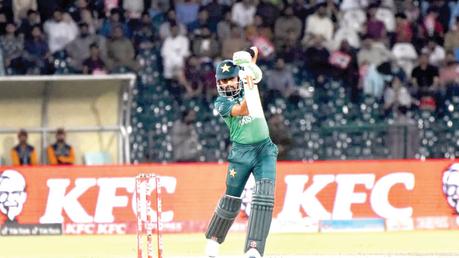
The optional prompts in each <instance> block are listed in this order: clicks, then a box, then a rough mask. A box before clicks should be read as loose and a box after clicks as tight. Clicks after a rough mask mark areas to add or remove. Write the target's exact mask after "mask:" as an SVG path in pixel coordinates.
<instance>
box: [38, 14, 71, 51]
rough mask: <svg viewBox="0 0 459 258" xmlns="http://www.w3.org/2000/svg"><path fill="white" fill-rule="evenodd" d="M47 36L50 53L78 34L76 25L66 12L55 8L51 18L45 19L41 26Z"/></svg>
mask: <svg viewBox="0 0 459 258" xmlns="http://www.w3.org/2000/svg"><path fill="white" fill-rule="evenodd" d="M43 28H44V31H45V33H46V35H47V36H48V46H49V50H50V51H51V53H55V52H57V51H60V50H62V49H64V48H65V46H66V45H67V44H68V43H70V42H71V41H72V40H74V39H75V38H76V37H77V35H78V26H77V25H76V24H75V22H74V21H73V20H72V17H70V15H69V14H68V13H62V12H61V11H60V10H55V11H54V13H53V19H50V20H47V21H46V22H45V24H44V26H43Z"/></svg>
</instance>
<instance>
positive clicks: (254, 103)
mask: <svg viewBox="0 0 459 258" xmlns="http://www.w3.org/2000/svg"><path fill="white" fill-rule="evenodd" d="M251 49H252V51H253V53H254V54H253V56H251V55H250V53H249V52H247V51H238V52H235V53H234V54H233V61H234V62H235V63H236V64H237V65H239V66H240V67H241V72H240V73H239V77H240V79H241V80H242V82H243V85H244V93H245V99H246V101H247V107H248V109H249V115H250V116H251V117H253V118H257V117H258V118H265V114H264V112H263V106H262V105H261V99H260V93H259V91H258V85H257V84H256V83H255V79H258V81H257V83H258V82H259V81H260V80H261V76H262V75H261V70H260V69H259V68H258V67H257V66H256V62H257V58H258V49H257V48H256V47H251ZM254 74H257V75H259V76H258V77H259V78H254Z"/></svg>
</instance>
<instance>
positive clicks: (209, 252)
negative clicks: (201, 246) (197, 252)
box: [206, 239, 220, 258]
mask: <svg viewBox="0 0 459 258" xmlns="http://www.w3.org/2000/svg"><path fill="white" fill-rule="evenodd" d="M219 248H220V244H219V243H218V242H217V241H215V240H212V239H209V240H207V246H206V256H207V257H209V258H215V257H217V255H218V249H219Z"/></svg>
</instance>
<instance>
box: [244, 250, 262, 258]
mask: <svg viewBox="0 0 459 258" xmlns="http://www.w3.org/2000/svg"><path fill="white" fill-rule="evenodd" d="M245 257H246V258H261V255H260V253H259V252H258V250H257V249H255V248H250V249H249V250H248V251H247V252H246V253H245Z"/></svg>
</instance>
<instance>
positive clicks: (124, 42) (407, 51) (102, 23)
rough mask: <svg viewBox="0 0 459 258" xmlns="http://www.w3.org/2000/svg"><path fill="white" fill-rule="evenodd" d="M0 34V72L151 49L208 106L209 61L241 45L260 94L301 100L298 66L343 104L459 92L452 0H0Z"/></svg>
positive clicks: (108, 63)
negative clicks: (262, 87) (337, 93)
mask: <svg viewBox="0 0 459 258" xmlns="http://www.w3.org/2000/svg"><path fill="white" fill-rule="evenodd" d="M0 34H1V36H0V48H1V52H0V53H1V55H0V60H3V61H1V62H0V63H1V65H0V74H1V73H3V74H6V75H12V74H53V73H55V69H56V67H55V65H54V64H55V60H56V59H57V58H60V57H63V56H64V57H65V58H67V59H68V60H69V64H70V68H71V72H73V73H83V74H100V73H115V72H120V71H133V72H136V71H138V70H139V69H142V65H141V63H140V62H139V61H138V58H137V56H138V55H139V54H140V53H141V52H142V51H146V50H152V51H157V53H158V55H159V58H160V60H161V61H160V63H161V65H160V67H161V69H162V71H161V74H162V75H163V77H164V79H165V80H166V81H167V85H168V87H169V90H170V92H171V93H173V94H174V95H175V96H176V97H177V100H178V101H179V102H180V101H183V100H187V99H191V98H205V100H207V101H210V100H211V99H212V98H213V97H215V94H216V91H215V89H214V80H215V79H214V78H215V77H214V67H215V64H216V63H217V62H218V61H219V60H222V59H226V58H231V57H232V54H233V52H235V51H237V50H241V49H244V48H246V47H248V46H251V45H254V46H257V47H258V49H259V50H260V55H259V64H260V65H261V66H262V67H263V68H264V72H265V76H266V78H269V80H268V79H267V80H264V81H265V84H266V88H267V89H266V95H267V96H266V97H267V99H268V101H269V99H270V96H278V95H279V96H283V97H285V98H287V99H290V100H292V101H294V100H295V99H298V98H302V97H304V95H305V94H304V91H303V90H302V85H296V80H295V79H294V71H298V70H300V72H301V73H302V74H304V75H305V76H306V77H307V78H308V79H310V80H311V81H312V82H314V86H315V87H320V86H321V85H323V83H324V82H326V81H327V80H330V79H335V80H339V81H341V82H342V83H343V85H344V87H346V90H347V92H348V93H349V96H350V97H351V100H352V101H355V102H357V101H358V100H359V98H360V97H361V96H362V95H371V96H374V97H376V98H377V99H379V100H380V101H381V102H382V103H384V108H385V111H386V113H387V114H388V115H395V116H397V115H403V114H405V113H406V112H407V111H408V110H411V109H426V110H432V111H435V112H442V109H443V108H444V105H443V104H444V101H445V99H446V98H447V97H448V96H450V95H454V93H455V92H457V91H458V89H459V87H458V78H459V65H458V60H459V2H458V1H446V0H432V1H427V0H418V1H415V0H398V1H397V0H283V1H281V0H240V1H234V0H200V1H198V0H174V1H169V0H129V1H128V0H124V1H123V0H94V1H88V0H76V1H70V0H58V1H51V0H0ZM187 116H188V114H187V115H184V117H187ZM190 116H191V115H190ZM273 120H274V122H275V123H277V120H278V119H277V118H275V119H273ZM185 126H186V122H185ZM177 132H181V130H179V129H177Z"/></svg>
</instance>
